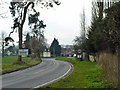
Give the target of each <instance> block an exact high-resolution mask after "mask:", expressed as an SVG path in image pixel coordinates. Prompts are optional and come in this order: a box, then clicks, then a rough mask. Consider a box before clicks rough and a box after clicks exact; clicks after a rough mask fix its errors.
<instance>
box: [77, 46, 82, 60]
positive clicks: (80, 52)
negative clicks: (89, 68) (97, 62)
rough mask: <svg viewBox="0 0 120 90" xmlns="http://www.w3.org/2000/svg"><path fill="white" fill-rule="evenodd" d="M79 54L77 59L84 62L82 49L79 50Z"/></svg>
mask: <svg viewBox="0 0 120 90" xmlns="http://www.w3.org/2000/svg"><path fill="white" fill-rule="evenodd" d="M77 53H78V55H77V58H78V59H80V61H81V60H82V55H81V54H82V49H80V48H79V49H78V50H77Z"/></svg>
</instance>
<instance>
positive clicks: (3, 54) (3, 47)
mask: <svg viewBox="0 0 120 90" xmlns="http://www.w3.org/2000/svg"><path fill="white" fill-rule="evenodd" d="M2 57H4V42H2Z"/></svg>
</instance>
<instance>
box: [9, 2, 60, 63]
mask: <svg viewBox="0 0 120 90" xmlns="http://www.w3.org/2000/svg"><path fill="white" fill-rule="evenodd" d="M38 3H39V4H40V5H41V6H44V7H53V5H54V4H57V5H59V4H60V3H59V1H58V0H57V1H56V0H34V2H31V1H29V0H27V1H23V2H14V0H13V2H10V7H9V8H10V11H11V14H12V16H13V17H14V25H13V27H12V28H13V31H12V32H11V33H13V32H14V30H15V29H18V34H19V49H22V32H23V25H24V23H25V20H26V15H27V14H28V17H29V16H30V15H31V17H29V22H30V23H35V22H37V21H36V20H38V19H35V20H34V19H33V17H34V15H39V12H37V11H36V10H35V8H34V7H35V5H36V4H38ZM30 6H31V8H29V7H30ZM28 11H32V14H29V12H28ZM32 16H33V17H32ZM30 18H31V19H30ZM11 33H10V34H11ZM18 61H22V58H21V56H18Z"/></svg>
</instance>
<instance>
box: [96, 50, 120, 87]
mask: <svg viewBox="0 0 120 90" xmlns="http://www.w3.org/2000/svg"><path fill="white" fill-rule="evenodd" d="M96 61H97V64H98V65H102V69H103V71H104V72H105V76H106V79H107V81H108V82H109V83H112V85H113V86H114V87H119V85H118V82H119V79H118V78H119V76H120V75H119V71H118V69H119V62H118V61H119V56H118V55H117V54H111V53H109V52H101V53H100V54H99V56H97V59H96Z"/></svg>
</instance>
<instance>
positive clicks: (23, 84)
mask: <svg viewBox="0 0 120 90" xmlns="http://www.w3.org/2000/svg"><path fill="white" fill-rule="evenodd" d="M70 70H71V65H70V64H69V63H67V62H63V61H58V60H55V59H42V63H41V64H39V65H37V66H34V67H31V68H28V69H25V70H21V71H17V72H13V73H10V74H5V75H2V88H3V89H4V88H22V89H23V88H24V89H30V88H37V87H40V86H43V85H46V84H50V83H52V82H53V81H56V80H58V79H60V78H62V77H64V76H65V75H67V74H68V73H69V72H70Z"/></svg>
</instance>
